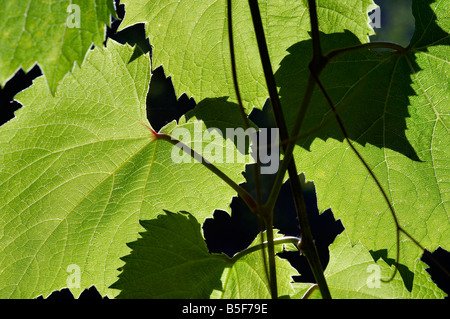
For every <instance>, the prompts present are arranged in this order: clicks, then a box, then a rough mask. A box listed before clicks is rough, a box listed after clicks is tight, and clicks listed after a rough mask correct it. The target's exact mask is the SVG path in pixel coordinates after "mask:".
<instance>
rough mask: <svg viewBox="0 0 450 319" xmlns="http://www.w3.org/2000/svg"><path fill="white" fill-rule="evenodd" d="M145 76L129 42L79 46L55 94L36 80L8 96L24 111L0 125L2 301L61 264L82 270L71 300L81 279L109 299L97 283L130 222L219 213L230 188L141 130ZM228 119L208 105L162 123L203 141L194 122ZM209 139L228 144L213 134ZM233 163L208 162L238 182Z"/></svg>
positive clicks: (127, 236) (50, 275)
mask: <svg viewBox="0 0 450 319" xmlns="http://www.w3.org/2000/svg"><path fill="white" fill-rule="evenodd" d="M150 77H151V74H150V59H149V57H148V55H141V56H140V57H139V58H137V59H135V56H134V55H133V49H132V48H130V47H129V46H122V45H119V44H117V43H115V42H113V41H112V42H109V43H108V47H107V48H100V49H95V50H93V51H90V52H89V54H88V57H87V58H86V60H85V62H84V63H83V65H82V67H81V68H76V69H75V71H74V72H73V74H70V75H68V76H67V77H65V78H64V80H63V82H62V83H61V85H60V86H59V87H58V90H57V91H56V92H55V95H54V96H52V95H51V94H50V92H49V91H48V89H46V84H45V79H44V77H41V78H38V79H36V80H35V81H34V83H33V85H32V86H31V87H30V88H29V89H27V90H25V91H24V92H22V93H20V94H19V95H18V96H17V99H18V100H19V101H20V102H21V103H22V104H23V107H22V108H21V109H20V110H19V111H17V112H16V118H15V119H13V120H11V121H9V122H8V123H6V124H5V125H3V126H2V127H1V128H0V150H1V151H0V296H1V297H6V298H18V297H21V298H32V297H36V296H38V295H40V294H43V295H44V296H46V295H48V294H50V293H51V292H52V291H53V290H55V289H60V288H63V287H66V286H67V278H68V273H67V272H66V270H67V268H68V266H69V265H72V264H74V265H77V266H78V267H79V269H80V273H81V278H80V287H79V288H73V287H72V288H71V289H72V292H73V293H74V295H75V296H78V294H79V293H80V292H81V291H82V289H84V288H89V287H90V286H91V285H95V286H96V287H97V289H98V290H99V291H100V293H101V294H107V295H109V296H113V295H114V294H113V292H114V291H112V290H110V289H108V287H109V285H111V284H112V283H113V282H114V281H115V279H116V276H117V275H118V271H117V268H119V266H120V265H121V264H122V262H121V261H120V260H119V257H121V256H124V255H125V254H126V253H127V252H128V251H129V249H128V248H127V247H126V245H125V244H126V243H127V242H130V241H133V240H135V239H136V238H137V234H138V230H139V222H138V221H139V219H141V218H144V219H151V218H154V217H156V216H157V215H158V214H160V213H162V212H163V210H164V209H167V210H172V211H178V210H187V211H192V212H195V216H196V218H197V219H198V220H199V221H203V220H204V219H205V218H206V217H209V216H211V215H212V213H213V211H214V210H215V209H222V210H225V211H228V212H229V211H230V207H229V203H230V202H231V198H232V197H233V196H235V195H236V194H235V192H234V191H233V190H232V188H231V187H229V186H228V185H226V184H225V183H224V182H223V181H222V180H221V179H220V178H218V177H217V176H216V175H214V174H213V173H212V172H210V171H209V170H208V169H206V168H205V167H204V165H202V164H200V163H197V162H194V161H192V162H191V163H175V162H174V161H173V160H172V158H171V152H172V149H173V145H172V144H171V143H169V142H167V141H164V140H158V139H155V137H154V135H153V133H151V131H150V129H149V123H148V121H147V119H146V111H145V108H146V101H145V99H146V95H147V90H148V86H149V80H150ZM211 104H213V105H214V110H215V111H214V112H211V111H208V110H211V107H208V106H211ZM224 109H226V112H227V114H228V119H233V122H232V123H229V122H228V121H227V118H226V117H224V116H223V114H225V111H220V110H224ZM238 114H239V113H238V108H237V106H236V105H235V104H231V103H229V102H227V101H225V100H223V99H222V100H218V99H216V100H208V101H205V102H204V103H202V102H201V103H199V105H198V106H197V109H196V110H194V111H193V112H191V113H190V115H189V119H188V120H186V119H185V118H182V119H181V120H180V125H178V126H177V125H176V123H175V122H174V123H171V124H170V125H168V126H167V127H166V128H165V130H166V131H167V132H172V131H173V130H174V129H175V128H177V127H183V128H185V129H187V130H188V131H189V133H190V134H191V136H192V137H193V140H192V141H191V142H190V143H188V142H187V141H186V143H188V144H189V145H191V147H193V146H192V144H193V143H200V142H201V143H200V147H203V145H206V144H208V143H209V142H208V140H207V139H206V140H203V141H201V140H200V138H202V137H203V136H202V132H203V131H205V130H206V126H205V123H211V125H213V124H214V125H215V123H218V122H220V125H222V126H226V127H233V126H236V125H242V123H240V122H239V120H238V121H237V122H236V120H235V119H239V115H238ZM146 126H147V127H146ZM216 127H220V126H216ZM199 132H200V134H199ZM203 135H204V136H206V135H205V134H203ZM221 141H222V142H221ZM214 142H215V143H216V144H220V143H221V145H224V147H225V148H227V149H229V148H231V149H232V151H233V152H236V151H237V150H236V146H235V145H234V144H233V143H226V142H225V140H224V139H221V137H220V136H218V137H216V139H215V140H214ZM245 157H246V158H248V157H249V155H248V154H247V155H245ZM244 165H245V163H239V162H236V163H217V166H218V167H219V168H220V169H222V170H223V171H224V172H225V173H226V174H227V175H228V176H229V177H230V178H231V179H233V180H234V181H235V182H236V183H241V182H243V181H244V178H243V176H242V174H241V172H242V171H243V170H244ZM71 278H72V277H71Z"/></svg>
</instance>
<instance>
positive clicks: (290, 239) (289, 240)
mask: <svg viewBox="0 0 450 319" xmlns="http://www.w3.org/2000/svg"><path fill="white" fill-rule="evenodd" d="M300 241H301V239H300V238H299V237H295V236H284V237H280V238H275V239H274V240H273V243H274V245H283V244H293V245H295V246H296V247H297V246H298V243H299V242H300ZM268 245H269V242H268V241H263V242H262V243H260V244H258V245H255V246H251V247H248V248H246V249H244V250H241V251H240V252H238V253H236V254H235V255H234V256H233V257H232V258H231V259H232V260H234V261H236V260H238V259H240V258H242V257H244V256H246V255H248V254H251V253H253V252H255V251H257V250H260V249H264V248H266V247H267V246H268Z"/></svg>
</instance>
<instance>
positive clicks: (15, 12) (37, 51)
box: [0, 0, 114, 92]
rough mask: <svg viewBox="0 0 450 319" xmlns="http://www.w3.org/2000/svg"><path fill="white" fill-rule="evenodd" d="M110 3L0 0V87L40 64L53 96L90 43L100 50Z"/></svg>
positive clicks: (81, 0) (79, 63)
mask: <svg viewBox="0 0 450 319" xmlns="http://www.w3.org/2000/svg"><path fill="white" fill-rule="evenodd" d="M113 12H114V8H113V0H94V1H93V0H72V1H70V0H64V1H54V0H51V1H44V0H33V1H31V0H29V1H9V0H1V1H0V16H1V17H2V18H1V19H0V29H1V30H2V36H1V37H0V61H1V62H0V84H1V85H4V84H5V82H6V81H8V80H9V79H10V78H11V77H12V76H13V75H14V73H15V72H16V71H17V70H18V69H19V68H20V67H22V68H23V69H24V70H25V71H28V70H29V69H31V68H32V67H33V66H34V64H35V63H38V64H39V66H40V68H41V69H42V71H43V73H44V74H45V76H46V81H47V84H48V86H49V88H50V90H51V92H55V90H56V87H57V86H58V83H59V82H60V80H61V79H62V78H63V77H64V75H65V74H66V73H67V72H69V71H72V69H73V65H74V62H76V63H77V64H78V65H81V62H82V61H83V59H84V57H85V55H86V52H87V50H88V49H89V47H90V46H91V45H92V44H95V45H98V46H101V45H102V42H103V40H104V37H105V32H106V26H105V25H109V24H110V15H111V14H112V13H113Z"/></svg>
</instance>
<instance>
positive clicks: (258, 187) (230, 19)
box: [227, 0, 277, 296]
mask: <svg viewBox="0 0 450 319" xmlns="http://www.w3.org/2000/svg"><path fill="white" fill-rule="evenodd" d="M227 26H228V43H229V46H230V62H231V75H232V77H233V85H234V91H235V93H236V99H237V101H238V105H239V112H240V115H241V118H242V120H243V121H244V124H245V129H248V128H249V127H250V121H249V119H248V117H247V114H246V112H245V109H244V105H243V103H242V98H241V93H240V91H239V83H238V78H237V67H236V55H235V50H234V36H233V10H232V3H231V0H227ZM253 147H254V148H255V157H256V158H255V164H254V165H253V176H254V181H255V189H256V202H257V204H258V208H257V212H256V215H257V217H258V222H259V228H260V232H261V244H262V243H263V242H264V237H263V233H264V230H265V229H266V230H267V228H269V227H268V226H267V223H266V221H265V218H264V216H263V214H262V210H261V206H262V190H261V176H260V173H261V171H260V170H261V163H260V158H259V149H258V145H253ZM269 250H270V249H269ZM261 251H262V259H263V264H264V271H265V274H266V278H267V282H269V286H271V287H276V278H274V281H275V284H270V282H271V280H272V279H271V277H270V275H269V270H268V267H267V258H266V251H265V249H262V250H261ZM269 254H270V252H269ZM269 263H273V266H269V267H275V258H269ZM271 293H272V296H276V294H277V291H276V289H275V290H274V289H272V290H271Z"/></svg>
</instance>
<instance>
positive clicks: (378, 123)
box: [275, 31, 420, 161]
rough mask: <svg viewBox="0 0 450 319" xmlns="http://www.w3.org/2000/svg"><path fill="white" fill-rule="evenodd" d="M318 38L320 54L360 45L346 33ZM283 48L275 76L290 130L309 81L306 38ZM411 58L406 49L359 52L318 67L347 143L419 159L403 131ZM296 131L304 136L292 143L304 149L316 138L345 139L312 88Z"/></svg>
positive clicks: (409, 93)
mask: <svg viewBox="0 0 450 319" xmlns="http://www.w3.org/2000/svg"><path fill="white" fill-rule="evenodd" d="M321 40H322V43H323V51H324V52H329V51H331V50H333V49H339V48H344V47H348V46H355V45H359V44H360V42H359V40H358V39H357V38H356V37H355V36H354V35H353V34H352V33H350V32H349V31H346V32H345V33H335V34H321ZM288 51H289V53H290V54H289V55H288V56H286V58H284V59H283V61H282V62H281V66H280V68H279V70H278V71H277V72H276V74H275V76H276V79H277V83H278V85H279V86H280V95H281V103H282V106H283V109H284V114H285V118H286V122H287V124H288V127H289V128H292V127H293V125H294V123H295V119H296V114H297V111H298V109H299V107H300V103H301V101H302V97H303V95H304V93H305V88H306V84H307V80H308V76H307V74H309V73H308V72H309V69H308V63H309V61H310V59H309V57H311V56H312V51H311V41H310V40H308V41H302V42H299V43H296V44H295V45H293V46H291V47H290V48H289V49H288ZM414 59H415V57H414V53H410V52H408V53H406V54H405V55H399V54H396V53H391V52H377V51H373V50H360V51H357V52H349V53H346V54H344V55H342V56H339V57H337V58H335V59H333V60H332V61H331V62H330V63H329V64H328V65H327V67H326V68H325V69H324V70H323V72H322V74H321V76H320V78H321V81H322V83H323V85H324V87H325V88H326V90H327V92H328V94H329V95H330V97H331V100H332V101H333V103H334V104H335V107H336V109H337V110H338V112H339V114H340V116H341V118H342V120H343V123H344V125H345V127H346V129H347V132H348V134H349V138H350V139H351V140H352V141H355V142H357V143H359V144H360V145H363V146H365V145H366V144H371V145H374V146H376V147H379V148H383V147H385V148H389V149H391V150H393V151H396V152H399V153H401V154H403V155H405V156H407V157H408V158H410V159H413V160H415V161H420V159H419V157H418V156H417V154H416V151H415V150H414V148H413V147H412V146H411V144H410V142H409V141H408V139H407V137H406V135H405V131H406V129H407V126H406V120H405V119H406V118H407V117H409V113H408V105H409V99H408V97H409V96H411V95H414V94H415V93H414V91H413V89H412V88H411V86H410V85H411V78H410V76H411V67H410V65H414V67H413V68H414V70H419V67H418V66H417V64H416V63H415V61H414ZM407 60H408V61H407ZM308 132H310V134H307V133H308ZM300 134H301V135H305V136H304V137H303V138H302V139H299V140H298V142H297V144H298V145H299V146H301V147H303V148H305V149H307V150H309V149H310V146H311V143H312V142H313V141H314V139H315V138H320V139H322V140H324V141H326V140H327V139H328V138H333V139H335V140H339V141H343V140H344V136H343V134H342V132H341V130H340V128H339V125H338V124H337V122H336V119H335V117H334V114H333V112H332V111H331V108H330V106H329V105H328V103H327V101H326V100H325V98H324V96H323V94H322V92H320V90H319V89H318V88H317V87H316V89H315V91H314V94H313V97H312V100H311V103H310V105H309V108H308V111H307V114H306V118H305V120H304V125H303V127H302V130H301V132H300Z"/></svg>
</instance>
